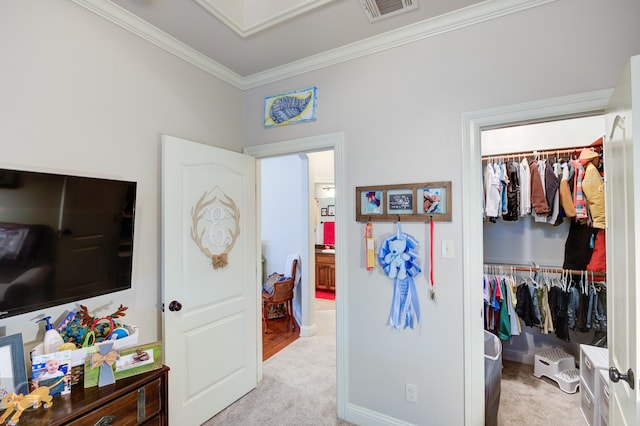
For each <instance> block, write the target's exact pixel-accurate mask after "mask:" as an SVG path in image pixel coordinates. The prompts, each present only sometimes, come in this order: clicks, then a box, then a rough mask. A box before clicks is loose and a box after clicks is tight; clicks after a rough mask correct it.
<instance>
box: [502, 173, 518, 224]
mask: <svg viewBox="0 0 640 426" xmlns="http://www.w3.org/2000/svg"><path fill="white" fill-rule="evenodd" d="M506 171H507V186H506V188H505V193H506V199H507V212H506V213H503V215H502V219H504V220H507V221H515V220H518V219H519V218H520V173H519V172H520V165H519V163H517V162H515V161H514V162H511V163H509V164H507V167H506Z"/></svg>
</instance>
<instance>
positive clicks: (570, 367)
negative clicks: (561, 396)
mask: <svg viewBox="0 0 640 426" xmlns="http://www.w3.org/2000/svg"><path fill="white" fill-rule="evenodd" d="M533 375H534V376H535V377H537V378H540V377H542V376H546V377H548V378H549V379H551V380H553V381H554V382H556V383H558V386H560V389H562V390H563V391H564V392H566V393H575V392H576V391H577V390H578V386H579V385H580V373H579V371H578V369H577V368H576V360H575V358H574V356H573V355H569V354H568V353H566V352H565V351H563V350H562V349H549V350H546V351H544V352H539V353H537V354H535V355H534V361H533Z"/></svg>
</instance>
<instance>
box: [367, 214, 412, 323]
mask: <svg viewBox="0 0 640 426" xmlns="http://www.w3.org/2000/svg"><path fill="white" fill-rule="evenodd" d="M416 247H418V241H416V239H415V238H413V237H412V236H410V235H408V234H405V233H402V232H401V230H400V224H399V223H398V230H397V233H396V235H393V236H391V237H389V238H387V239H386V240H385V241H384V242H383V243H382V245H381V247H380V250H379V252H378V262H379V263H380V266H382V269H383V270H384V273H385V274H386V275H387V276H388V277H389V278H391V279H393V280H394V288H393V301H392V303H391V312H390V314H389V325H391V326H392V327H393V328H398V329H399V328H407V327H411V329H413V328H414V327H415V325H417V324H418V322H419V321H420V305H419V304H418V292H417V291H416V285H415V282H414V281H413V277H415V276H416V275H418V274H419V273H420V272H421V271H422V269H420V267H419V266H418V265H417V264H416V263H415V260H416V258H417V257H418V255H417V254H416V253H415V252H414V251H413V250H414V249H415V248H416Z"/></svg>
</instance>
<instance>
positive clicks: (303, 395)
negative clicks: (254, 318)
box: [204, 300, 351, 426]
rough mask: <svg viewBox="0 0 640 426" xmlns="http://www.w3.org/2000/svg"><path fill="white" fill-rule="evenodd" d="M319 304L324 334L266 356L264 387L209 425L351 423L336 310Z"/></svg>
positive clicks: (328, 425) (318, 316)
mask: <svg viewBox="0 0 640 426" xmlns="http://www.w3.org/2000/svg"><path fill="white" fill-rule="evenodd" d="M323 302H324V301H323ZM327 302H332V301H327ZM316 303H317V300H316ZM328 306H329V305H325V306H323V307H324V308H326V307H328ZM333 306H334V307H335V305H333ZM318 308H319V306H318V305H317V306H316V323H317V325H318V333H317V334H316V335H315V336H312V337H301V338H299V339H297V340H296V341H295V342H293V343H292V344H290V345H289V346H287V347H286V348H284V349H283V350H282V351H280V352H278V353H277V354H275V355H274V356H272V357H271V358H269V359H268V360H266V361H265V362H264V379H263V380H262V382H260V383H259V384H258V387H257V388H256V389H254V390H252V391H251V392H249V393H248V394H247V395H245V396H244V397H243V398H241V399H240V400H238V401H236V402H235V403H233V404H232V405H231V406H229V407H227V408H226V409H225V410H223V411H221V412H220V413H219V414H217V415H216V416H215V417H213V418H212V419H210V420H208V421H207V422H206V423H205V424H204V425H206V426H214V425H215V426H226V425H230V426H254V425H266V426H268V425H313V426H325V425H326V426H333V425H341V426H343V425H350V424H351V423H348V422H345V421H343V420H339V419H338V418H337V416H336V356H335V353H336V336H335V327H336V313H335V310H318Z"/></svg>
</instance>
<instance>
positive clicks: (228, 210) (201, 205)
mask: <svg viewBox="0 0 640 426" xmlns="http://www.w3.org/2000/svg"><path fill="white" fill-rule="evenodd" d="M191 219H192V221H193V225H192V226H191V238H193V241H195V243H196V244H197V245H198V247H199V248H200V251H201V252H202V253H203V254H204V255H205V256H207V257H209V258H211V264H212V265H213V269H219V268H224V267H225V266H227V264H228V256H229V252H230V251H231V249H232V248H233V246H234V245H235V243H236V240H237V239H238V236H239V235H240V211H239V210H238V206H236V203H235V202H234V201H233V199H231V198H230V197H229V196H228V195H226V194H225V193H224V191H222V190H221V189H220V188H219V187H218V186H216V187H215V188H213V189H212V190H210V191H206V192H205V193H204V194H202V197H200V199H199V200H198V202H197V203H196V205H195V206H194V207H193V208H192V209H191Z"/></svg>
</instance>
